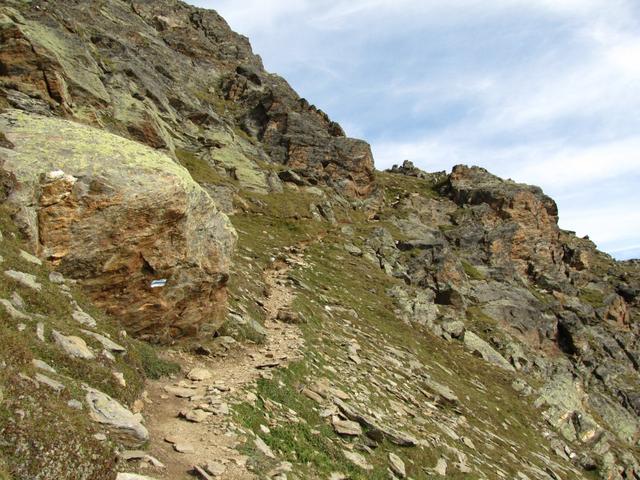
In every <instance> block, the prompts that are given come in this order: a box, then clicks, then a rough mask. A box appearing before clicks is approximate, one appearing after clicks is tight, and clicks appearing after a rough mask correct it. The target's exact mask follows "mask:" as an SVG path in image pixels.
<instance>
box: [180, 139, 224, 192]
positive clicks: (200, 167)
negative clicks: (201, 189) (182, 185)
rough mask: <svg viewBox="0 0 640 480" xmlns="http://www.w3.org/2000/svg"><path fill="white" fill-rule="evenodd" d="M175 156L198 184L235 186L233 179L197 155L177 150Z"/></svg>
mask: <svg viewBox="0 0 640 480" xmlns="http://www.w3.org/2000/svg"><path fill="white" fill-rule="evenodd" d="M175 154H176V157H177V158H178V161H179V162H180V164H181V165H182V166H183V167H184V168H186V169H187V170H188V171H189V173H190V174H191V177H192V178H193V179H194V180H195V181H196V182H198V183H201V184H210V185H231V184H235V182H234V181H233V179H231V178H230V177H228V176H227V175H224V174H222V173H220V172H219V171H218V170H216V169H215V167H213V166H212V165H211V164H210V163H209V162H207V161H206V160H205V159H203V158H201V157H199V156H198V155H196V154H195V153H193V152H190V151H188V150H183V149H180V148H176V151H175Z"/></svg>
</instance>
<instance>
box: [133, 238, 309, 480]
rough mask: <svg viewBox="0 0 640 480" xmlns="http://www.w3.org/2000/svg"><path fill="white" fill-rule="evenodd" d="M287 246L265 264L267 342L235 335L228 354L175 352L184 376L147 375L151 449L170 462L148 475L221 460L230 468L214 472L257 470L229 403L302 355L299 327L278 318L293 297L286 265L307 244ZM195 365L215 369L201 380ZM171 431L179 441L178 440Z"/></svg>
mask: <svg viewBox="0 0 640 480" xmlns="http://www.w3.org/2000/svg"><path fill="white" fill-rule="evenodd" d="M286 250H287V255H286V259H284V260H283V259H277V260H276V261H274V262H272V264H271V265H269V267H268V268H267V269H266V270H265V271H264V281H265V284H266V287H267V296H266V298H265V299H263V301H264V308H265V310H266V322H265V325H264V327H265V328H266V330H267V332H268V334H267V340H266V342H265V343H264V344H263V345H255V344H241V343H236V344H233V345H231V346H230V349H229V351H228V352H227V355H226V356H224V357H203V356H197V355H191V354H186V353H183V352H171V359H172V360H174V361H176V362H178V363H180V365H181V366H182V370H183V372H184V373H183V374H182V375H181V376H180V377H179V378H175V379H162V380H159V381H152V382H150V383H149V385H148V388H147V391H148V399H149V402H147V403H146V406H145V410H144V411H143V414H144V417H145V419H146V424H147V427H148V429H149V433H150V436H151V441H150V445H149V454H151V455H153V456H154V457H156V458H157V459H158V460H160V461H161V462H162V463H164V464H165V466H166V468H164V469H162V470H158V471H155V472H153V473H152V472H149V475H150V476H152V477H154V478H158V479H160V478H162V479H171V480H179V479H183V478H184V479H188V478H193V477H192V476H190V475H189V474H188V473H187V472H189V471H191V470H192V469H193V467H194V465H200V466H202V465H205V464H207V463H208V462H215V463H217V464H218V465H217V467H218V468H220V470H222V467H223V468H224V472H223V473H221V474H220V476H219V477H213V476H212V478H224V479H229V480H245V479H254V478H257V477H256V476H255V475H254V474H253V473H251V472H250V471H249V470H248V469H247V468H246V462H247V457H246V456H244V455H242V454H241V453H240V452H239V451H238V450H237V449H236V448H237V447H239V446H240V445H242V444H243V443H244V441H245V439H246V436H244V434H242V433H241V432H240V431H239V430H238V428H237V426H236V425H235V424H234V421H233V419H232V415H231V414H230V413H228V411H227V410H228V408H229V406H230V405H231V404H233V403H234V402H238V401H246V400H247V399H249V400H255V396H254V395H253V393H252V390H253V389H254V387H255V381H256V380H257V379H258V378H260V377H261V376H264V375H269V370H270V369H272V368H277V367H279V366H285V365H286V364H288V363H289V362H290V361H292V360H295V359H297V358H299V355H300V350H301V347H302V345H303V340H302V334H301V332H300V329H299V327H298V326H296V325H291V324H287V323H282V322H279V321H277V320H276V317H277V314H278V312H279V311H280V310H281V309H287V308H288V307H289V306H290V305H291V302H292V301H293V298H294V294H293V292H292V289H291V286H290V285H289V282H287V281H286V279H287V273H288V271H289V269H290V268H291V267H292V266H293V265H296V264H297V265H302V264H303V250H302V248H298V247H290V248H288V249H286ZM195 367H198V368H204V369H206V371H208V372H209V373H210V374H211V377H210V378H208V379H206V380H202V381H192V380H189V379H188V378H186V376H185V375H186V374H188V372H190V371H191V370H192V369H193V368H195ZM181 396H182V397H185V396H189V397H191V398H180V397H181ZM194 409H201V410H196V412H198V413H200V414H201V415H206V414H207V412H208V411H213V412H214V413H211V414H210V415H208V417H207V418H206V419H205V420H204V421H202V422H201V423H194V422H190V421H187V420H186V419H185V418H181V417H180V416H179V414H180V412H181V411H184V412H189V411H192V412H193V410H194ZM167 439H168V440H170V441H172V442H176V441H177V442H178V444H177V445H173V444H172V443H170V442H168V441H167ZM180 444H182V445H180ZM182 446H184V447H186V450H187V452H185V453H179V452H177V451H176V449H175V447H182ZM221 466H222V467H221Z"/></svg>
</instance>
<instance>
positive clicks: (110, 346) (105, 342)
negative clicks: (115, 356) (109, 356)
mask: <svg viewBox="0 0 640 480" xmlns="http://www.w3.org/2000/svg"><path fill="white" fill-rule="evenodd" d="M81 332H82V333H84V334H85V335H88V336H90V337H91V338H94V339H96V340H97V341H98V342H100V343H101V344H102V346H103V347H104V348H106V349H107V350H109V351H111V352H116V353H124V352H126V351H127V349H126V348H124V347H123V346H122V345H118V344H117V343H116V342H114V341H113V340H111V339H110V338H107V337H105V336H104V335H100V334H99V333H94V332H90V331H89V330H81Z"/></svg>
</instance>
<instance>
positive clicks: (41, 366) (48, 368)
mask: <svg viewBox="0 0 640 480" xmlns="http://www.w3.org/2000/svg"><path fill="white" fill-rule="evenodd" d="M31 363H32V365H33V366H34V367H35V368H37V369H39V370H44V371H45V372H49V373H56V370H55V368H53V367H52V366H51V365H49V364H48V363H46V362H43V361H42V360H38V359H36V358H34V359H33V360H32V361H31Z"/></svg>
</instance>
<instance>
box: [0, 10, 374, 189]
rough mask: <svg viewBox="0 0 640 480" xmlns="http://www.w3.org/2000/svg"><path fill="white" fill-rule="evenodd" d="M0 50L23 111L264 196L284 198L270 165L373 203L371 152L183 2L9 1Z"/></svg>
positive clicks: (10, 96) (11, 98)
mask: <svg viewBox="0 0 640 480" xmlns="http://www.w3.org/2000/svg"><path fill="white" fill-rule="evenodd" d="M0 39H1V40H2V41H1V42H0V72H2V75H1V76H0V86H3V87H4V88H5V89H6V96H7V101H8V103H9V104H11V105H12V106H14V107H17V108H22V109H26V110H30V111H32V112H36V113H47V112H49V113H53V114H56V115H62V116H67V117H71V118H75V119H78V120H81V121H83V122H88V123H91V124H93V125H96V126H100V127H102V128H105V129H108V130H110V131H112V132H114V133H117V134H119V135H122V136H125V137H128V138H131V139H134V140H138V141H140V142H143V143H146V144H147V145H149V146H151V147H154V148H161V149H165V150H167V151H168V152H169V153H170V154H172V155H175V156H176V157H177V158H181V159H182V161H183V162H185V163H186V164H188V165H189V166H191V167H193V168H197V169H198V171H200V172H202V171H203V170H206V171H210V172H213V173H215V174H216V175H219V176H221V177H226V178H227V179H230V180H234V181H237V182H239V183H240V184H241V185H242V186H244V187H246V186H249V187H251V188H252V189H254V190H256V191H261V192H265V193H266V192H267V191H274V189H275V191H277V190H278V189H279V188H281V186H280V182H279V181H277V176H276V177H275V178H274V177H273V176H272V175H270V174H269V172H265V171H263V169H261V168H260V167H259V166H260V164H261V162H263V163H270V164H272V165H273V167H274V169H276V170H277V169H278V168H280V166H281V165H286V166H288V167H289V168H291V169H294V170H296V171H297V172H298V173H299V174H300V175H302V176H303V177H305V178H306V179H307V181H308V182H310V183H313V184H322V185H330V186H331V187H333V188H335V189H336V190H337V191H339V192H340V193H342V194H343V195H346V196H349V197H352V198H360V197H366V196H367V195H369V194H370V193H371V192H372V191H373V188H374V176H373V171H374V169H373V158H372V156H371V150H370V148H369V145H367V144H366V143H365V142H363V141H361V140H354V139H350V138H347V137H346V136H345V134H344V132H343V130H342V128H340V126H339V125H338V124H336V123H335V122H332V121H331V120H330V119H329V118H328V116H327V115H326V114H325V113H323V112H322V111H320V110H319V109H317V108H316V107H314V106H312V105H310V104H309V103H308V102H307V101H306V100H304V99H301V98H300V97H299V96H298V95H297V94H296V93H295V91H293V89H292V88H291V87H290V86H289V85H288V84H287V82H286V81H285V80H283V79H282V78H280V77H278V76H277V75H272V74H269V73H267V72H266V71H265V70H264V68H263V66H262V62H261V60H260V57H258V56H257V55H254V54H253V52H252V51H251V46H250V44H249V42H248V40H247V39H246V38H245V37H243V36H241V35H238V34H236V33H235V32H233V31H232V30H231V29H230V28H229V26H228V25H227V23H226V22H225V21H224V19H222V17H220V16H219V15H218V14H217V13H215V12H213V11H210V10H204V9H199V8H195V7H191V6H188V5H186V4H184V3H180V2H176V1H173V0H162V1H154V2H149V1H140V0H128V1H125V2H97V1H91V2H67V1H62V0H60V1H57V0H56V1H48V2H38V5H37V8H35V6H34V5H30V4H24V3H22V2H18V1H15V2H14V1H10V2H6V3H5V4H3V6H2V7H0ZM189 157H190V158H191V160H192V161H189V160H188V158H189ZM196 164H197V166H196ZM201 180H202V181H203V182H205V183H210V182H211V175H210V174H209V175H204V176H203V177H202V178H201Z"/></svg>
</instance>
